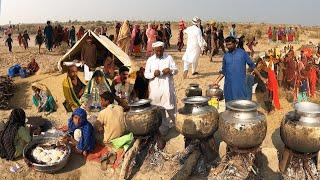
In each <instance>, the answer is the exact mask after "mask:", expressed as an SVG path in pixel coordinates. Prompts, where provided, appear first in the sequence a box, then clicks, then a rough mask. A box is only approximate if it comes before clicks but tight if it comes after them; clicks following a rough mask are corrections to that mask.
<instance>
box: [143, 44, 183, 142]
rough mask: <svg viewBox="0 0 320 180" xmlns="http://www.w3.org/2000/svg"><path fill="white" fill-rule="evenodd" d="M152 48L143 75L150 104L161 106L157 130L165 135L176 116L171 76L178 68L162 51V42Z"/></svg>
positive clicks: (174, 93)
mask: <svg viewBox="0 0 320 180" xmlns="http://www.w3.org/2000/svg"><path fill="white" fill-rule="evenodd" d="M152 48H153V49H154V52H155V54H154V55H153V56H151V57H149V59H148V60H147V64H146V68H145V72H144V76H145V78H147V79H149V91H150V92H149V99H151V104H152V105H156V106H159V107H161V116H162V124H161V126H160V128H159V131H160V134H161V135H162V136H165V135H166V134H167V133H168V131H169V129H170V128H172V127H173V125H174V122H175V118H176V92H175V87H174V81H173V76H174V75H175V74H177V72H178V68H177V66H176V64H175V62H174V60H173V58H172V57H171V56H170V55H168V54H166V53H164V43H163V42H160V41H158V42H155V43H153V44H152ZM160 146H161V145H160ZM162 148H163V147H162Z"/></svg>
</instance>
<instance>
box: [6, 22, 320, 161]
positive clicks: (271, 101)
mask: <svg viewBox="0 0 320 180" xmlns="http://www.w3.org/2000/svg"><path fill="white" fill-rule="evenodd" d="M61 28H62V27H60V28H58V29H61ZM115 28H116V34H115V37H114V42H116V43H117V45H118V46H119V47H120V48H121V49H122V50H123V51H124V52H126V53H127V54H129V55H130V54H131V53H133V54H139V53H141V49H143V50H145V52H146V54H147V56H148V59H147V61H146V65H145V67H141V68H140V69H139V71H137V74H136V80H135V83H134V84H131V82H130V81H129V71H130V69H129V67H126V66H121V67H117V66H116V65H115V61H114V59H113V58H111V57H110V56H107V57H106V58H105V59H104V61H103V62H102V64H103V68H102V69H100V68H96V67H97V65H96V63H97V61H96V60H97V58H96V46H95V45H94V44H93V43H92V38H91V37H88V38H87V39H86V45H84V46H83V48H82V51H81V61H83V63H84V64H86V65H87V66H88V68H89V71H92V76H90V77H89V78H88V79H86V80H87V82H82V81H81V78H79V77H78V70H79V68H78V67H77V64H76V63H74V64H72V65H70V66H69V67H68V72H67V74H66V77H65V79H64V80H63V82H62V89H63V94H64V97H65V101H64V102H63V106H64V107H65V110H66V112H70V113H72V115H71V117H70V118H69V119H68V120H66V128H65V129H64V130H65V131H68V132H69V134H70V135H71V136H70V137H68V138H67V139H65V140H66V141H69V142H70V143H71V144H73V145H74V149H75V152H77V153H80V154H82V155H83V156H86V157H88V158H89V159H90V155H91V154H92V152H93V151H94V149H95V148H96V147H98V146H105V147H109V146H110V144H112V143H113V142H115V141H117V140H119V138H124V137H125V138H128V141H126V142H125V143H123V144H122V145H123V146H124V145H125V144H127V143H128V142H130V141H132V139H131V138H130V137H131V135H130V134H131V133H130V132H128V130H127V129H126V126H125V118H126V112H127V111H129V106H128V105H129V103H131V102H134V101H137V100H139V99H150V100H151V104H152V105H155V106H157V107H159V110H160V111H159V112H160V114H161V125H160V127H159V129H158V131H157V132H155V134H156V136H157V137H158V138H157V145H158V147H159V149H163V148H164V147H165V138H164V137H165V136H166V135H167V134H168V132H169V130H170V129H171V128H172V127H174V123H175V118H176V113H177V97H176V93H175V85H174V78H173V77H174V76H175V75H176V74H177V73H178V68H177V65H176V63H175V60H174V59H173V57H172V56H171V55H169V54H168V53H166V52H164V51H165V49H166V48H169V47H170V39H171V37H172V34H171V29H170V23H165V25H164V26H163V24H159V26H157V25H154V24H152V23H150V24H148V26H147V27H146V26H143V27H141V28H140V26H139V25H134V26H132V25H130V23H129V21H124V23H122V24H120V23H117V24H116V26H115ZM223 29H224V28H223V26H220V27H218V28H217V27H216V26H215V24H207V27H205V28H203V27H202V25H201V20H200V18H198V17H194V18H193V19H192V25H191V26H189V27H186V24H185V23H184V22H183V21H181V22H180V23H179V36H178V38H179V41H178V50H179V51H181V50H182V47H183V46H184V42H183V38H184V34H186V35H187V43H186V46H187V47H186V51H185V53H184V55H183V57H182V60H183V62H184V65H183V77H184V78H187V77H188V70H189V66H190V65H191V66H192V75H197V74H199V73H198V72H197V65H198V60H199V57H200V55H201V54H205V53H208V52H209V53H210V57H211V60H212V57H213V56H215V55H216V54H217V53H218V51H219V49H220V48H221V49H222V51H223V52H224V55H223V58H222V60H223V62H222V68H221V71H219V73H220V74H219V76H218V77H217V79H215V80H213V84H214V85H216V86H219V83H220V81H221V80H222V79H223V78H224V88H223V89H224V97H225V101H226V102H230V101H233V100H252V94H253V88H252V87H253V86H254V84H257V87H256V89H255V91H256V96H257V100H258V102H262V104H264V108H265V109H266V112H267V113H272V112H273V111H274V110H279V109H280V108H281V105H280V101H279V99H280V97H279V88H280V87H282V88H284V89H285V90H287V91H288V92H292V95H293V101H294V102H302V101H309V98H310V97H316V88H317V85H318V86H319V84H320V83H319V81H318V80H319V74H320V73H319V60H320V47H319V46H318V49H317V52H316V53H310V49H302V50H301V51H300V53H299V54H298V55H296V54H295V51H294V49H293V47H292V46H289V47H287V46H286V47H285V48H284V49H277V48H275V49H271V50H269V51H268V52H262V53H260V54H259V57H258V59H257V60H256V61H254V60H252V58H251V57H252V56H253V54H254V51H253V50H252V51H251V53H248V52H246V51H245V50H244V48H243V45H244V44H243V43H244V41H243V38H244V37H243V36H240V37H238V36H237V31H236V25H232V26H231V29H230V32H229V35H228V37H227V38H224V33H223ZM79 31H80V30H79ZM81 33H82V34H81V35H82V36H83V34H84V29H83V28H82V30H81ZM95 33H96V34H98V35H105V36H107V34H106V29H105V28H97V29H95ZM69 34H72V37H74V38H72V41H71V40H70V41H69V42H73V43H74V42H76V40H77V39H79V38H81V36H79V32H78V33H77V34H76V33H75V30H74V27H72V32H71V30H70V32H69ZM38 35H39V36H41V32H39V33H38ZM38 35H37V36H38ZM76 35H77V36H78V37H75V36H76ZM9 37H10V36H9ZM44 37H45V41H46V44H47V48H48V50H52V48H53V45H54V44H56V40H55V39H54V37H56V36H55V33H54V28H53V27H52V26H51V24H50V21H48V22H47V26H46V27H45V29H44ZM62 37H63V36H60V38H61V40H62V39H63V38H62ZM109 38H110V36H109ZM36 39H37V38H36ZM38 39H39V41H40V39H41V38H40V37H38ZM281 40H283V38H282V39H281ZM73 45H74V44H73ZM255 45H256V42H255V39H254V40H253V41H252V42H248V46H250V47H253V46H255ZM225 47H226V48H227V50H226V49H225ZM249 49H250V48H249ZM250 50H251V49H250ZM250 55H251V56H250ZM31 88H32V91H33V96H32V102H33V105H34V106H35V107H36V108H37V111H38V112H47V113H52V112H54V111H56V108H57V104H56V101H55V100H54V97H53V96H52V94H51V92H50V90H49V89H48V88H47V87H46V86H45V85H44V84H41V83H34V84H32V86H31ZM91 112H97V113H98V115H97V117H96V121H94V123H91V122H90V121H89V120H88V114H89V113H91ZM25 124H26V115H25V112H24V111H23V110H22V109H14V110H13V111H12V113H11V115H10V117H9V121H8V122H7V124H6V125H5V127H4V130H2V131H0V156H1V157H2V158H6V159H8V160H12V159H15V158H17V157H19V156H21V154H22V150H21V149H22V147H23V146H24V145H25V144H26V143H28V142H30V140H31V137H30V133H28V132H26V131H27V130H26V129H25ZM122 141H123V139H121V142H122ZM112 153H114V152H111V151H109V150H108V151H106V152H105V153H104V154H103V155H102V157H100V158H101V159H102V160H101V161H103V162H105V161H108V162H109V161H110V159H108V158H110V157H111V155H110V154H112ZM115 153H116V152H115ZM122 155H123V154H122ZM91 158H93V157H91ZM114 162H115V161H113V162H112V163H114Z"/></svg>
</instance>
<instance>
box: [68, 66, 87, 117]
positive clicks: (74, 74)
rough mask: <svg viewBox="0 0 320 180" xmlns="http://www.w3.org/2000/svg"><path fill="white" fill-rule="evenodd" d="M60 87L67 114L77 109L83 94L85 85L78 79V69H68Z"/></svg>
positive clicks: (72, 67) (71, 67) (74, 67)
mask: <svg viewBox="0 0 320 180" xmlns="http://www.w3.org/2000/svg"><path fill="white" fill-rule="evenodd" d="M62 87H63V94H64V97H65V99H66V100H65V102H64V103H63V105H64V107H65V108H66V110H67V112H72V111H73V110H75V109H77V108H79V107H80V106H81V104H80V98H81V96H82V94H83V92H84V88H85V85H84V84H83V83H82V82H81V80H80V79H79V77H78V68H77V66H76V65H72V66H70V67H69V69H68V75H67V77H66V78H65V79H64V80H63V83H62Z"/></svg>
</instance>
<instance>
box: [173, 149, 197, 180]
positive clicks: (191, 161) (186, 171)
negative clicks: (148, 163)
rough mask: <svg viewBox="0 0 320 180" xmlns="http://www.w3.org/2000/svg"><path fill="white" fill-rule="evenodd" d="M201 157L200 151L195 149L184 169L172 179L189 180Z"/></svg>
mask: <svg viewBox="0 0 320 180" xmlns="http://www.w3.org/2000/svg"><path fill="white" fill-rule="evenodd" d="M199 157H200V150H199V149H195V150H194V151H193V152H192V153H191V154H190V156H189V158H188V159H187V160H186V162H185V163H184V165H183V166H182V168H181V169H180V170H179V171H178V172H177V173H176V174H175V175H174V176H173V177H172V180H187V179H189V176H190V174H191V173H192V169H193V167H194V166H196V165H197V162H198V159H199Z"/></svg>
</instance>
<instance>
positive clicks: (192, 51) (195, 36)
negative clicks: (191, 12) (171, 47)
mask: <svg viewBox="0 0 320 180" xmlns="http://www.w3.org/2000/svg"><path fill="white" fill-rule="evenodd" d="M200 23H201V20H200V19H199V18H198V17H195V18H193V19H192V24H193V25H192V26H190V27H188V28H187V29H186V30H184V33H186V34H187V35H188V41H187V49H186V52H185V53H184V55H183V57H182V60H183V61H184V65H183V71H184V74H183V78H187V75H188V69H189V65H190V64H192V75H197V74H199V73H198V72H197V71H196V70H197V66H198V59H199V56H200V54H201V52H202V51H203V50H204V48H205V46H206V42H205V40H204V39H203V37H202V32H201V29H200Z"/></svg>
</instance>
